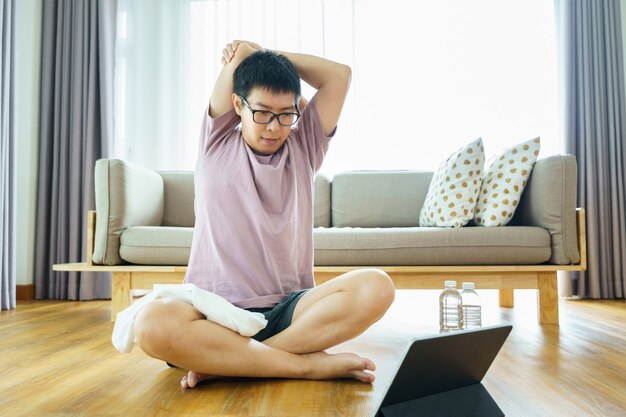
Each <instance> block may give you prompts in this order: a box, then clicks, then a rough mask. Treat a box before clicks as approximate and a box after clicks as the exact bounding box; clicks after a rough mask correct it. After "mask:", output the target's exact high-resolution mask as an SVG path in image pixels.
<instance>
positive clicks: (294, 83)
mask: <svg viewBox="0 0 626 417" xmlns="http://www.w3.org/2000/svg"><path fill="white" fill-rule="evenodd" d="M255 87H257V88H264V89H267V90H269V91H271V92H272V93H276V94H277V93H295V95H296V103H297V102H298V99H299V98H300V77H299V76H298V71H297V70H296V67H294V66H293V64H292V63H291V61H289V59H287V57H285V56H283V55H280V54H277V53H276V52H274V51H257V52H255V53H253V54H252V55H250V56H249V57H247V58H246V59H244V60H243V61H242V62H241V64H239V66H238V67H237V69H236V70H235V73H234V74H233V91H234V93H235V94H237V95H239V96H241V97H244V98H246V97H248V94H250V91H252V89H253V88H255Z"/></svg>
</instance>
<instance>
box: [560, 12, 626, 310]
mask: <svg viewBox="0 0 626 417" xmlns="http://www.w3.org/2000/svg"><path fill="white" fill-rule="evenodd" d="M556 12H557V15H556V16H557V27H558V42H559V51H560V52H561V53H560V68H561V79H562V81H563V83H562V92H563V94H562V97H563V100H564V102H563V103H564V108H563V109H564V134H565V141H566V150H567V152H568V153H571V154H573V155H575V156H576V159H577V160H578V205H579V206H580V207H584V208H585V209H586V211H587V256H588V269H587V271H586V272H582V273H575V274H572V279H573V282H572V290H573V294H574V295H578V296H580V297H587V298H624V294H625V293H626V209H625V204H626V203H625V202H626V184H625V181H626V177H625V171H624V165H625V163H626V149H625V147H624V140H625V138H626V106H625V97H624V95H625V92H624V64H623V45H622V28H621V14H620V2H619V0H557V1H556Z"/></svg>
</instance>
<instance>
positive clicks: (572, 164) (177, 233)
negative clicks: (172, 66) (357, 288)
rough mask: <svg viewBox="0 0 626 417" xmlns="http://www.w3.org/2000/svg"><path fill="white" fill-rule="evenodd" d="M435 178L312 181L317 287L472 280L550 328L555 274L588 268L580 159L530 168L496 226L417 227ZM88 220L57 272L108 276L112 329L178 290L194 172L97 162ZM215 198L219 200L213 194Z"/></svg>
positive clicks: (554, 316) (351, 175)
mask: <svg viewBox="0 0 626 417" xmlns="http://www.w3.org/2000/svg"><path fill="white" fill-rule="evenodd" d="M432 175H433V173H432V172H417V171H355V172H344V173H341V174H337V175H335V176H334V177H333V178H332V180H331V179H329V178H327V177H325V176H323V175H318V176H317V177H316V179H315V202H314V203H315V207H314V215H315V224H314V225H315V230H314V236H313V237H314V247H315V268H314V273H315V282H316V284H321V283H323V282H325V281H328V280H329V279H332V278H334V277H336V276H338V275H340V274H342V273H345V272H348V271H350V270H353V269H358V268H361V267H365V266H375V267H377V268H381V269H383V270H385V271H386V272H387V273H388V274H389V276H390V277H391V279H392V280H393V282H394V284H395V286H396V288H398V289H403V288H412V289H422V288H424V289H434V288H442V287H443V283H444V281H445V280H447V279H451V278H452V279H456V280H458V281H462V280H470V281H474V282H475V283H476V288H493V289H498V290H499V291H500V306H502V307H512V306H513V303H514V301H513V298H514V296H513V291H514V290H515V289H535V290H537V295H538V297H537V298H538V300H537V307H538V314H537V318H538V320H539V322H540V323H552V324H558V322H559V314H558V288H557V271H581V270H585V269H586V245H585V217H584V209H579V208H576V161H575V159H574V158H573V157H572V156H569V155H556V156H552V157H549V158H544V159H540V160H538V161H537V162H536V163H535V166H534V168H533V171H532V174H531V176H530V178H529V180H528V185H527V187H526V189H525V191H524V193H523V195H522V197H521V200H520V203H519V206H518V208H517V211H516V212H515V216H514V217H513V219H512V222H511V223H510V224H509V225H507V226H503V227H490V228H487V227H479V226H467V227H463V228H458V229H450V228H432V227H419V213H420V210H421V208H422V204H423V201H424V199H425V196H426V194H427V190H428V186H429V183H430V180H431V178H432ZM95 183H96V184H95V185H96V212H94V211H90V212H89V213H87V214H88V217H87V218H88V227H87V261H86V262H81V263H71V264H57V265H53V269H54V270H55V271H102V272H104V271H108V272H111V278H112V287H111V320H112V321H115V317H116V315H117V313H118V312H119V311H122V310H123V309H124V308H126V307H128V306H129V305H130V302H131V297H130V293H131V292H132V290H135V289H142V290H145V289H152V287H153V285H154V284H175V283H180V282H181V281H182V280H183V278H184V276H185V273H186V271H187V266H186V265H187V262H188V259H189V253H190V246H191V241H192V236H193V226H194V206H193V203H194V180H193V172H154V171H151V170H149V169H146V168H143V167H141V166H138V165H135V164H132V163H128V162H124V161H121V160H116V159H110V160H107V159H102V160H99V161H97V162H96V167H95ZM216 198H219V197H216Z"/></svg>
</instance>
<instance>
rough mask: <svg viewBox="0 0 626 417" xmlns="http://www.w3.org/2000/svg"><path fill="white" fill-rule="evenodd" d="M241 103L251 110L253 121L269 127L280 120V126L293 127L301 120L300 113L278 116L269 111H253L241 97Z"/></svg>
mask: <svg viewBox="0 0 626 417" xmlns="http://www.w3.org/2000/svg"><path fill="white" fill-rule="evenodd" d="M241 101H243V104H245V105H246V107H247V108H249V109H250V111H251V112H252V120H254V122H255V123H259V124H262V125H267V124H270V123H272V120H274V119H278V124H280V125H281V126H291V125H293V124H295V123H296V122H297V121H298V119H299V118H300V113H280V114H276V113H272V112H271V111H268V110H254V109H252V107H250V105H249V104H248V102H247V101H246V99H245V98H243V97H241Z"/></svg>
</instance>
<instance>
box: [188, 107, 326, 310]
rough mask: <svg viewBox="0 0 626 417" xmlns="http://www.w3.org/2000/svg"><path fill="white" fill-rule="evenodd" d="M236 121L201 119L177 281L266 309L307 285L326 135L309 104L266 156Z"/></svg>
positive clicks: (229, 115) (228, 116)
mask: <svg viewBox="0 0 626 417" xmlns="http://www.w3.org/2000/svg"><path fill="white" fill-rule="evenodd" d="M239 123H240V118H239V116H238V115H237V113H235V111H234V110H231V111H229V112H228V113H226V114H224V115H222V116H220V117H218V118H216V119H213V118H211V117H210V116H209V115H208V111H207V112H205V114H204V120H203V122H202V131H201V133H200V149H199V153H198V161H197V163H196V171H195V202H194V209H195V214H196V224H195V229H194V235H193V241H192V244H191V256H190V258H189V266H188V268H187V274H186V275H185V282H188V283H193V284H195V285H196V286H198V287H200V288H202V289H205V290H207V291H211V292H213V293H215V294H218V295H220V296H222V297H224V298H226V299H227V300H228V301H230V302H231V303H233V304H234V305H236V306H238V307H242V308H250V307H271V306H273V305H275V304H277V303H278V302H280V301H281V300H282V299H283V298H284V297H285V296H286V295H288V294H289V293H291V292H293V291H297V290H300V289H304V288H312V287H314V286H315V282H314V280H313V179H314V176H315V173H316V172H317V170H318V169H319V167H320V166H321V165H322V161H323V160H324V155H325V154H326V151H327V150H328V142H329V140H330V137H327V136H325V135H324V129H323V127H322V123H321V121H320V118H319V114H318V112H317V108H316V107H315V103H314V102H313V101H311V102H310V103H309V104H308V105H307V106H306V107H305V108H304V110H303V112H302V117H301V118H300V120H299V121H298V124H297V127H295V128H293V129H292V130H291V133H290V134H289V137H288V138H287V140H286V141H285V143H284V145H283V146H282V147H281V148H280V149H279V150H278V151H277V152H276V153H274V154H272V155H267V156H263V155H257V154H256V153H254V152H253V151H252V149H251V148H250V147H249V146H248V144H246V143H245V141H244V140H243V137H242V135H241V129H240V128H239V127H238V125H239ZM333 135H334V132H333V133H332V134H331V137H332V136H333Z"/></svg>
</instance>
